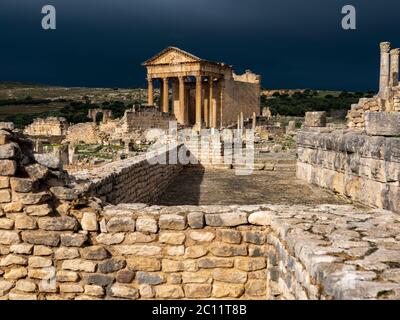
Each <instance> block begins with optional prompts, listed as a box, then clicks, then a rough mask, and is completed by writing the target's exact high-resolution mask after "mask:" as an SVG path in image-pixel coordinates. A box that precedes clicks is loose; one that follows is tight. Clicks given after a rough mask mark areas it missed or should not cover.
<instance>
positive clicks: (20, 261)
mask: <svg viewBox="0 0 400 320" xmlns="http://www.w3.org/2000/svg"><path fill="white" fill-rule="evenodd" d="M27 264H28V261H27V260H26V258H25V257H21V256H17V255H15V254H9V255H7V256H4V257H2V258H1V259H0V267H8V266H12V265H22V266H26V265H27Z"/></svg>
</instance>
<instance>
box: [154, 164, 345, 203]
mask: <svg viewBox="0 0 400 320" xmlns="http://www.w3.org/2000/svg"><path fill="white" fill-rule="evenodd" d="M299 190H301V192H299ZM263 202H268V203H274V204H306V205H317V204H320V203H331V204H345V203H347V201H346V200H345V199H344V198H339V197H338V196H336V195H335V194H334V193H332V192H329V191H327V190H325V189H322V188H319V187H316V186H313V185H310V184H307V183H305V182H303V181H301V180H299V179H296V176H295V167H294V166H293V169H292V170H290V171H289V170H287V171H281V170H277V171H266V170H255V171H254V172H253V173H252V174H251V175H242V176H240V175H236V173H235V170H234V169H232V170H220V169H207V170H204V168H203V169H202V168H193V167H192V168H184V169H183V170H182V171H181V173H180V174H179V175H178V176H177V177H176V179H175V180H174V181H173V182H172V183H171V185H170V186H169V187H168V188H167V190H166V191H165V192H164V193H163V194H162V195H161V197H160V198H159V199H158V200H157V201H156V202H155V203H156V204H160V205H212V204H219V205H228V204H257V203H263Z"/></svg>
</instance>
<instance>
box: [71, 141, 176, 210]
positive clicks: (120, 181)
mask: <svg viewBox="0 0 400 320" xmlns="http://www.w3.org/2000/svg"><path fill="white" fill-rule="evenodd" d="M181 147H182V146H175V147H171V148H170V149H169V150H166V156H165V160H166V161H169V158H170V155H176V154H177V153H178V150H179V148H181ZM156 157H157V156H154V157H153V159H154V160H155V158H156ZM161 157H163V156H161ZM154 162H157V161H154ZM166 163H169V162H166ZM181 170H182V165H180V164H160V163H153V162H152V160H151V159H150V162H149V161H148V159H147V157H146V155H140V156H136V157H133V158H128V159H125V160H119V161H113V162H111V163H108V164H105V165H103V166H101V167H97V168H93V169H91V170H83V171H79V172H75V173H73V176H74V177H75V178H76V179H77V180H79V181H80V183H82V182H86V183H87V184H89V186H88V189H89V191H88V192H89V194H91V195H93V196H96V197H99V198H100V199H101V200H102V201H104V202H108V203H112V204H117V203H130V202H144V203H148V202H150V201H152V200H155V199H157V197H158V196H160V195H161V194H162V193H163V192H164V191H165V189H166V188H167V187H168V185H169V184H170V183H171V182H172V181H173V180H174V179H175V177H176V176H177V174H179V172H180V171H181Z"/></svg>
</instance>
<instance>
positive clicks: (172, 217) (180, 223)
mask: <svg viewBox="0 0 400 320" xmlns="http://www.w3.org/2000/svg"><path fill="white" fill-rule="evenodd" d="M159 225H160V228H161V229H167V230H184V229H186V217H185V216H180V215H176V214H162V215H161V216H160V220H159Z"/></svg>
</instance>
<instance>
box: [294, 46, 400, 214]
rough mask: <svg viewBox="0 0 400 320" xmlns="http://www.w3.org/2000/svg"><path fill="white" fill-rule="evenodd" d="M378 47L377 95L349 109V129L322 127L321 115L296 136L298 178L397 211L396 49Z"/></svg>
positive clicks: (399, 115) (399, 105) (399, 97)
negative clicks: (378, 73) (379, 51)
mask: <svg viewBox="0 0 400 320" xmlns="http://www.w3.org/2000/svg"><path fill="white" fill-rule="evenodd" d="M380 48H381V72H380V87H379V94H378V95H377V96H375V97H373V98H370V99H360V102H359V103H358V104H356V105H353V106H352V108H351V110H350V111H349V122H348V124H349V128H348V129H344V130H343V129H340V130H334V129H332V128H324V127H325V121H324V120H322V117H323V113H318V112H316V113H313V114H307V115H306V118H310V119H313V120H314V121H313V123H314V125H313V126H308V127H306V126H305V127H304V129H303V130H302V131H300V132H299V133H298V134H297V154H298V161H297V177H298V178H300V179H303V180H305V181H307V182H309V183H312V184H316V185H318V186H321V187H324V188H328V189H330V190H333V191H334V192H337V193H339V194H341V195H344V196H346V197H349V198H350V199H352V200H354V201H358V202H361V203H363V204H367V205H369V206H373V207H378V208H384V209H387V210H391V211H395V212H400V152H399V150H400V138H399V136H400V112H399V111H400V87H399V85H398V76H399V75H398V72H399V50H398V49H394V50H391V51H390V59H389V49H390V44H389V43H388V42H383V43H381V45H380Z"/></svg>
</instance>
